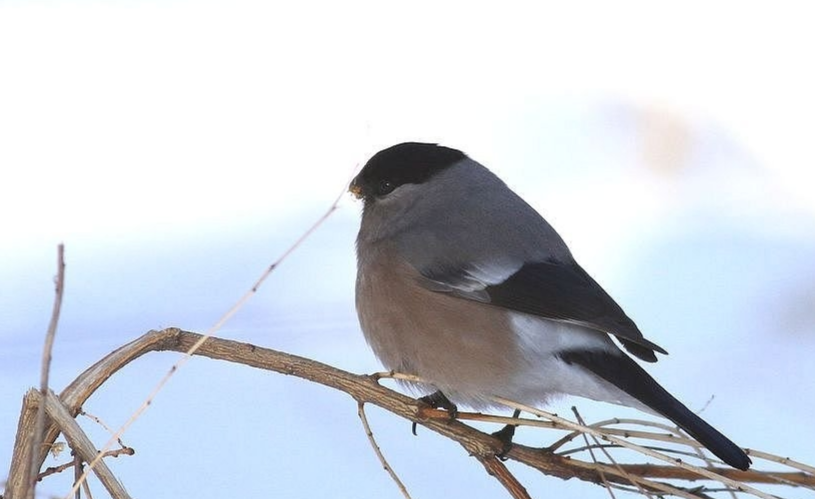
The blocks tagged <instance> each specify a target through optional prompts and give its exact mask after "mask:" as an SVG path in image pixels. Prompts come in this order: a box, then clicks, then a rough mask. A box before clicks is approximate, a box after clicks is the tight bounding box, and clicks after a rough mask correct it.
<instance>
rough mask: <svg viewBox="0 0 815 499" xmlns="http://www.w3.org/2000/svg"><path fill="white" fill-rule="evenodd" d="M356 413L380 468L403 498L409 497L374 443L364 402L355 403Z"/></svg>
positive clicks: (405, 488) (408, 498)
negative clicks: (394, 484) (380, 465)
mask: <svg viewBox="0 0 815 499" xmlns="http://www.w3.org/2000/svg"><path fill="white" fill-rule="evenodd" d="M357 415H358V416H359V420H360V421H362V427H363V428H364V429H365V435H366V436H367V437H368V442H369V443H370V444H371V447H372V448H373V450H374V453H375V454H376V457H377V458H378V459H379V462H380V464H382V468H384V469H385V471H387V472H388V475H390V477H391V479H392V480H393V481H394V483H396V486H397V487H399V492H401V493H402V496H403V497H404V498H405V499H411V497H410V493H409V492H408V490H407V487H405V484H404V483H402V480H401V479H399V475H397V474H396V471H394V469H393V468H391V465H390V463H388V460H387V459H385V455H384V454H382V449H380V448H379V444H377V443H376V439H375V438H374V432H373V431H371V425H370V424H368V416H366V415H365V403H363V402H358V403H357Z"/></svg>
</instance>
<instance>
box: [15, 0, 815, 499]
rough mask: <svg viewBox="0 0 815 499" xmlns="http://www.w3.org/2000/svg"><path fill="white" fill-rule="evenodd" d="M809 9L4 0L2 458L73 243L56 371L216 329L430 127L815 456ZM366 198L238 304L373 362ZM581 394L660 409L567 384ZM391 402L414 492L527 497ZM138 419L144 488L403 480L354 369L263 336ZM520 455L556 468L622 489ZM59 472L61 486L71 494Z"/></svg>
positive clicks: (748, 424)
mask: <svg viewBox="0 0 815 499" xmlns="http://www.w3.org/2000/svg"><path fill="white" fill-rule="evenodd" d="M809 9H810V7H809V6H808V5H807V4H806V3H805V2H799V3H793V2H778V3H773V5H772V8H769V7H768V8H759V7H758V6H757V5H755V4H750V5H748V4H744V3H737V2H682V3H681V4H674V5H670V6H669V5H664V4H659V5H657V4H655V3H652V2H614V4H613V5H611V4H601V3H599V2H598V3H584V2H570V3H569V4H568V6H566V5H563V3H546V2H538V3H535V4H534V5H531V4H523V3H512V2H510V3H502V5H501V7H500V9H497V8H490V7H487V6H484V5H475V4H473V3H471V2H449V3H444V4H440V3H438V2H422V1H418V2H410V3H401V4H386V3H383V2H370V3H366V2H356V1H351V2H342V3H328V2H325V3H320V2H301V3H297V4H296V5H295V4H293V3H291V2H287V3H285V4H284V3H275V2H261V1H251V0H247V1H243V0H239V1H235V2H216V1H204V2H185V1H175V0H173V1H167V2H155V1H146V2H139V1H101V0H100V1H93V2H91V1H77V2H68V1H60V0H54V1H49V2H23V1H8V0H7V1H4V2H2V3H0V172H2V176H1V177H0V178H2V182H1V183H0V475H3V476H4V475H5V473H7V472H6V470H7V469H8V464H9V460H10V456H11V449H12V445H13V438H14V433H15V429H16V425H17V418H18V414H19V408H20V402H21V399H22V396H23V394H24V392H25V391H26V390H27V389H28V387H31V386H35V385H38V384H39V368H40V356H41V351H42V342H43V338H44V335H45V330H46V327H47V323H48V320H49V317H50V311H51V307H52V303H53V290H54V289H53V288H54V286H53V276H54V275H55V272H56V246H57V244H58V243H59V242H64V243H65V245H66V259H67V281H66V295H65V299H64V302H63V312H62V317H61V319H60V324H59V330H58V333H57V340H56V345H55V350H54V360H53V364H52V375H51V384H52V386H53V387H54V388H56V389H58V390H59V389H61V388H63V387H64V386H65V385H66V384H67V383H69V382H70V381H71V380H73V379H74V377H76V376H77V375H78V374H79V373H80V372H81V371H82V370H84V369H85V368H86V367H88V366H89V365H91V364H92V363H94V362H96V361H97V360H98V359H99V358H101V357H102V356H104V355H105V354H107V353H108V352H110V351H111V350H113V349H115V348H117V347H119V346H120V345H122V344H124V343H126V342H129V341H131V340H132V339H134V338H136V337H138V336H140V335H141V334H143V333H144V332H146V331H148V330H150V329H159V328H163V327H167V326H179V327H182V328H185V329H188V330H196V331H204V330H206V329H207V328H208V327H210V326H211V325H212V324H213V323H214V322H215V321H216V320H217V319H218V318H219V317H220V316H221V315H222V314H223V313H224V312H225V311H226V310H227V309H228V308H229V307H230V306H231V305H232V304H233V303H234V302H235V300H237V299H238V297H239V296H240V295H242V294H243V293H244V292H245V291H246V290H247V289H248V288H249V287H250V286H251V285H252V283H253V282H254V280H255V279H256V278H257V277H258V275H259V274H260V273H261V272H262V271H263V270H264V269H265V268H266V266H267V265H268V264H269V263H271V262H272V261H273V260H274V259H275V258H276V257H277V256H278V255H280V254H281V253H282V252H283V251H284V250H285V249H286V248H287V247H288V246H289V245H290V244H291V243H292V242H293V241H294V240H295V239H296V238H297V237H298V236H299V235H300V234H301V233H302V232H303V231H304V230H305V229H306V228H307V227H308V226H309V225H310V224H311V223H312V222H313V221H314V220H315V219H316V218H317V217H319V215H320V214H321V213H322V212H323V211H324V210H325V209H326V208H327V207H328V206H329V205H330V204H331V202H332V201H333V199H334V198H335V197H336V195H337V194H338V193H339V192H340V191H341V190H342V189H343V188H344V186H345V185H346V184H347V182H348V181H349V180H350V178H351V176H352V174H353V172H354V170H355V168H356V167H358V166H361V164H363V163H364V162H365V161H366V160H367V158H368V157H369V156H370V155H371V154H373V153H374V152H376V151H377V150H379V149H381V148H383V147H387V146H389V145H392V144H394V143H397V142H401V141H405V140H420V141H433V142H440V143H442V144H445V145H448V146H452V147H456V148H459V149H462V150H464V151H465V152H467V153H468V154H469V155H470V156H471V157H473V158H474V159H476V160H478V161H480V162H482V163H483V164H485V165H486V166H488V167H489V168H491V169H492V170H493V171H494V172H495V173H497V174H498V175H499V176H501V177H502V178H503V179H504V180H505V181H506V182H507V183H508V184H509V185H510V186H511V187H512V188H514V189H515V190H516V191H517V192H519V194H521V195H522V196H523V197H525V198H526V199H527V200H528V201H529V202H530V203H531V204H532V205H533V206H535V207H536V208H537V209H538V210H539V211H540V212H541V213H542V214H543V215H544V216H545V217H546V218H547V219H548V220H549V221H550V222H551V223H552V224H553V225H554V226H555V227H556V228H557V229H558V231H559V232H560V233H561V235H562V236H563V237H564V239H565V240H566V241H567V243H568V244H569V245H570V246H571V248H572V251H573V253H574V254H575V256H576V258H577V259H578V261H579V262H581V264H582V265H583V266H584V267H585V268H586V269H587V270H588V271H589V272H590V273H592V274H593V275H594V276H595V278H596V279H597V280H598V281H599V282H600V283H601V284H602V285H603V286H604V287H605V288H606V289H607V290H608V291H609V292H610V294H611V295H612V296H614V297H615V298H616V299H617V301H618V302H619V303H620V304H621V305H622V306H623V308H624V309H625V310H626V311H627V312H628V314H629V315H630V316H631V317H632V318H634V320H635V321H636V322H637V323H638V324H639V326H640V328H641V329H642V330H643V331H644V332H645V334H646V336H647V337H648V338H650V339H651V340H653V341H655V342H656V343H658V344H660V345H662V346H664V347H665V348H666V349H667V350H668V351H670V352H671V355H670V356H668V357H663V358H662V359H661V361H660V362H659V363H658V364H657V365H649V366H648V369H649V371H650V372H651V373H652V374H654V376H655V377H656V378H657V379H658V380H660V381H661V382H662V383H663V384H664V385H665V386H666V388H668V389H669V390H670V391H672V392H673V393H674V394H675V395H676V396H677V397H679V398H680V399H682V400H683V401H684V402H685V403H686V404H687V405H688V406H689V407H691V408H694V409H701V408H702V407H704V406H705V405H706V404H707V403H708V402H709V401H710V403H709V404H708V405H707V407H706V408H705V411H704V413H703V415H704V417H705V418H706V419H707V420H708V421H710V422H711V423H712V424H714V426H717V427H719V428H720V429H721V430H722V431H723V432H724V433H725V434H727V435H728V436H729V437H730V438H732V439H733V440H734V441H736V442H737V443H739V444H740V445H742V446H745V447H752V448H757V449H761V450H765V451H768V452H772V453H776V454H780V455H782V456H789V457H792V458H794V459H798V460H801V461H804V462H807V463H809V464H813V463H815V450H813V448H812V445H811V444H812V442H813V441H815V431H814V430H813V429H812V425H811V407H812V400H813V398H815V386H813V380H815V363H813V362H812V358H813V353H815V348H814V347H815V279H813V276H815V195H814V194H813V186H815V173H813V172H815V151H814V150H813V142H812V139H811V134H812V120H813V116H815V96H813V91H812V89H813V88H815V73H813V66H812V64H811V49H812V47H813V46H815V32H813V31H812V29H811V23H810V19H811V15H810V14H811V12H810V11H809ZM359 210H360V206H359V204H357V203H355V202H354V201H353V200H352V199H351V198H350V196H346V197H345V198H344V199H343V201H342V203H341V208H340V210H339V211H337V212H336V213H335V214H334V215H333V216H332V217H331V218H330V219H329V220H328V221H327V223H326V224H325V225H324V226H323V227H322V228H321V229H320V230H319V232H317V233H316V234H315V235H314V237H312V238H311V239H309V240H308V241H307V242H306V243H305V244H304V245H303V246H302V247H301V248H300V249H299V250H298V251H297V252H296V253H294V254H293V255H292V256H291V258H289V259H288V260H287V261H286V262H285V264H284V265H283V266H281V267H280V268H279V269H278V270H277V271H276V272H275V274H274V275H273V276H272V277H271V278H270V279H269V280H268V281H267V282H266V284H265V285H264V287H263V288H262V289H261V291H260V292H259V293H258V295H257V296H255V297H254V298H253V299H252V301H251V302H250V303H249V304H248V305H247V306H246V307H245V308H244V309H243V310H242V311H241V312H240V313H239V314H238V315H237V316H236V317H235V318H234V319H232V320H231V321H230V322H229V323H228V324H227V325H226V327H225V328H224V329H223V330H221V331H220V332H219V335H220V336H223V337H228V338H232V339H236V340H239V341H245V342H251V343H255V344H258V345H262V346H266V347H270V348H275V349H279V350H284V351H287V352H291V353H295V354H299V355H304V356H307V357H311V358H314V359H317V360H320V361H323V362H327V363H329V364H333V365H335V366H338V367H340V368H343V369H347V370H350V371H353V372H358V373H365V372H373V371H377V370H379V369H380V366H379V364H378V363H377V361H376V359H375V358H374V357H373V354H372V353H371V352H370V350H369V349H368V347H367V346H366V344H365V341H364V339H363V337H362V334H361V332H360V331H359V327H358V324H357V321H356V315H355V311H354V304H353V286H354V276H355V260H354V259H355V256H354V238H355V235H356V230H357V226H358V216H359ZM177 358H178V356H177V355H175V354H151V355H149V356H147V357H146V358H143V359H140V360H139V361H137V362H136V363H134V364H132V365H131V366H129V367H128V368H126V369H125V370H123V371H122V372H120V373H118V374H117V375H115V376H114V377H113V378H112V379H110V380H109V381H108V382H107V383H106V384H105V385H104V386H103V388H102V389H100V390H99V391H98V392H97V394H96V395H95V396H94V397H92V398H91V399H90V400H89V401H88V403H87V404H86V405H85V410H86V411H88V412H90V413H92V414H94V415H96V416H98V417H100V418H102V420H104V421H105V422H106V423H107V424H108V425H109V426H112V427H116V428H118V427H119V426H120V425H121V424H122V423H124V422H125V421H126V420H127V418H128V417H129V415H130V414H131V413H132V412H133V411H134V410H135V409H136V408H137V407H138V406H139V405H140V404H141V402H142V401H143V399H144V398H145V397H146V396H147V394H148V393H149V392H150V391H151V390H152V388H153V387H154V386H155V384H156V383H157V382H158V380H159V379H160V378H161V377H162V376H163V375H164V373H165V372H166V371H167V369H169V367H170V366H171V365H172V364H173V363H174V362H175V361H176V360H177ZM711 397H713V399H712V401H711ZM573 404H577V405H578V407H579V408H580V409H581V412H582V414H583V417H584V418H586V419H587V420H589V421H596V420H600V419H604V418H606V417H610V416H624V415H636V413H635V412H633V411H630V412H629V411H625V410H623V409H621V408H618V407H614V406H608V405H603V404H591V403H588V402H586V401H583V400H579V399H564V400H563V401H562V402H561V403H559V404H555V405H553V406H552V407H549V408H548V409H550V410H552V411H553V412H558V413H560V414H564V415H565V414H569V407H571V405H573ZM369 418H370V420H371V425H372V428H373V431H374V433H375V435H376V436H377V438H378V440H379V443H380V445H381V447H382V450H383V452H384V454H385V455H386V456H387V458H388V459H389V460H390V462H391V465H392V466H393V468H394V469H395V470H396V472H397V473H398V474H399V476H400V477H401V478H402V480H403V481H404V482H405V484H406V486H407V488H408V490H410V492H411V493H412V494H413V497H414V498H417V499H418V498H431V497H439V496H440V493H439V491H445V493H444V495H445V496H453V497H471V498H493V497H505V496H506V495H505V492H504V491H503V489H502V488H501V487H500V486H499V485H498V483H497V482H496V481H494V480H492V479H491V478H489V477H488V476H486V474H485V473H484V471H483V469H482V467H481V466H480V465H479V464H478V463H477V462H476V461H474V460H473V459H470V458H469V457H468V456H467V455H466V453H465V452H464V451H463V449H461V448H460V447H459V446H458V445H456V444H454V443H451V442H448V441H445V440H443V439H442V438H441V437H438V436H436V435H434V434H432V433H430V432H428V431H422V430H421V429H420V430H419V434H418V437H413V436H412V435H411V434H410V428H409V426H410V425H409V424H408V423H406V422H405V421H402V420H399V419H397V418H396V417H394V416H391V415H389V414H386V413H383V412H381V411H379V410H377V409H375V408H372V409H370V411H369ZM83 426H84V427H85V428H87V429H88V431H89V432H90V433H91V435H92V436H93V437H94V438H95V439H96V442H97V443H98V445H102V444H103V443H104V442H105V441H107V439H108V436H107V434H106V433H105V432H104V430H102V429H101V428H99V427H98V426H97V425H95V424H93V423H92V422H90V421H86V422H83ZM556 438H558V436H557V435H555V434H551V435H550V434H546V433H540V432H531V433H529V432H526V433H522V434H521V440H522V441H524V443H528V444H530V445H535V444H537V445H544V444H547V443H549V442H551V441H553V440H555V439H556ZM123 439H124V441H125V443H126V444H128V445H130V446H132V447H134V448H135V449H136V455H135V456H133V457H123V458H119V459H117V460H114V461H112V462H111V463H110V464H111V466H112V468H113V471H114V473H115V474H116V475H117V476H118V477H119V478H121V480H122V481H123V483H124V484H125V486H126V487H127V489H128V490H129V492H130V493H131V494H132V495H133V496H134V497H157V498H161V497H179V496H180V497H185V496H186V497H220V496H221V495H222V494H223V491H224V490H225V489H227V490H229V492H230V494H232V495H236V496H238V495H240V496H244V497H252V496H254V497H261V496H278V497H318V496H320V495H331V496H334V497H377V498H380V497H381V498H386V497H391V498H398V497H401V495H400V493H399V491H398V489H397V488H396V487H395V486H394V484H393V483H392V482H391V479H390V478H389V477H388V476H387V474H386V473H385V472H384V471H383V470H382V469H381V466H380V465H379V463H378V461H377V459H376V457H375V455H374V454H373V452H372V451H371V449H370V448H369V444H368V442H367V439H366V438H365V434H364V432H363V430H362V428H361V426H360V423H359V421H358V419H357V415H356V407H355V403H354V402H353V400H351V399H350V398H349V397H347V396H345V395H343V394H340V393H335V392H332V391H330V390H328V389H325V388H321V387H319V386H316V385H312V384H309V383H306V382H304V381H300V380H296V379H291V378H289V377H284V376H280V375H276V374H271V373H266V372H260V371H255V370H251V369H248V368H245V367H243V366H236V365H229V364H225V363H218V362H214V361H209V360H205V359H194V360H193V361H192V362H190V363H188V364H187V365H186V366H185V367H184V368H183V370H181V371H180V372H179V373H178V374H177V375H176V376H175V377H174V378H173V379H172V381H171V382H170V383H169V385H168V386H167V387H166V388H165V389H164V390H163V391H162V392H161V393H160V394H159V396H158V397H157V399H156V400H155V401H154V403H153V405H152V406H151V407H150V409H149V410H148V411H147V412H146V414H144V415H143V416H142V417H141V419H139V421H138V422H137V423H136V424H135V425H134V426H133V427H132V429H131V430H130V431H129V432H128V433H127V434H125V435H124V438H123ZM68 459H69V457H68V456H67V455H62V456H60V457H59V458H58V459H51V458H49V460H48V461H47V462H46V466H48V465H54V464H58V463H62V462H64V461H67V460H68ZM510 466H511V469H512V471H513V472H516V473H517V474H518V476H519V478H520V479H521V480H522V482H523V483H524V484H525V485H526V486H527V487H528V489H529V491H530V493H531V494H532V495H533V497H564V498H585V497H607V493H606V492H605V491H604V490H603V489H601V488H599V487H596V486H592V485H587V484H584V483H578V482H576V481H574V480H570V481H568V482H564V481H561V480H557V479H554V478H548V477H544V476H541V475H539V474H537V473H535V472H531V471H530V470H528V469H525V468H521V467H518V466H515V467H512V465H511V463H510ZM168 470H172V473H168ZM63 475H66V476H59V477H50V478H48V479H47V480H46V481H45V482H44V483H42V484H41V485H40V486H39V488H38V495H39V497H50V496H60V497H61V496H64V495H65V494H66V493H67V491H68V490H69V488H70V477H69V476H67V475H69V474H68V473H65V474H63ZM95 489H96V490H99V493H101V490H100V487H99V486H98V485H97V486H96V487H95ZM623 496H624V495H623Z"/></svg>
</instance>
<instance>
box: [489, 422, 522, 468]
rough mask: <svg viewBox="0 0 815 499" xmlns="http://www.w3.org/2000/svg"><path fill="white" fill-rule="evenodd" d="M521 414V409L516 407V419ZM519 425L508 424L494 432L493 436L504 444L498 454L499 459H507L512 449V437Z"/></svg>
mask: <svg viewBox="0 0 815 499" xmlns="http://www.w3.org/2000/svg"><path fill="white" fill-rule="evenodd" d="M520 415H521V411H519V410H518V409H515V412H513V413H512V417H513V418H516V419H517V418H518V416H520ZM517 427H518V425H514V424H508V425H506V426H504V427H503V428H501V429H500V430H498V431H496V432H495V433H493V434H492V436H493V437H495V438H497V439H498V440H500V441H501V444H502V445H501V452H500V453H499V454H498V455H497V456H496V457H497V458H498V459H500V460H502V461H504V460H506V455H507V453H508V452H509V451H510V450H511V449H512V437H514V436H515V428H517Z"/></svg>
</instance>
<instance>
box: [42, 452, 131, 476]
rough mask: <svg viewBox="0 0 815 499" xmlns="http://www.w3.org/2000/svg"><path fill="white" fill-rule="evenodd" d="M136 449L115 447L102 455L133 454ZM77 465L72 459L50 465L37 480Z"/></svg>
mask: <svg viewBox="0 0 815 499" xmlns="http://www.w3.org/2000/svg"><path fill="white" fill-rule="evenodd" d="M135 453H136V451H135V450H134V449H133V448H132V447H122V448H121V449H113V450H109V451H107V452H105V455H104V456H102V457H119V456H123V455H124V456H132V455H133V454H135ZM74 467H76V461H75V460H74V459H71V460H70V461H68V462H67V463H63V464H60V465H58V466H49V467H47V468H45V471H43V472H42V473H40V474H39V475H37V481H38V482H41V481H42V479H43V478H45V477H48V476H51V475H56V474H58V473H62V472H63V471H65V470H67V469H70V468H74Z"/></svg>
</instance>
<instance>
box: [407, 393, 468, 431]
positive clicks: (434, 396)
mask: <svg viewBox="0 0 815 499" xmlns="http://www.w3.org/2000/svg"><path fill="white" fill-rule="evenodd" d="M419 404H420V405H421V404H424V405H428V406H430V407H432V408H433V409H444V410H445V411H447V413H448V415H449V416H450V419H451V420H453V419H456V417H458V407H456V404H454V403H452V402H450V399H448V398H447V395H445V394H443V393H442V392H441V390H437V391H435V392H433V393H431V394H430V395H425V396H424V397H419ZM412 431H413V434H414V435H415V434H416V423H415V422H414V423H413V426H412Z"/></svg>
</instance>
